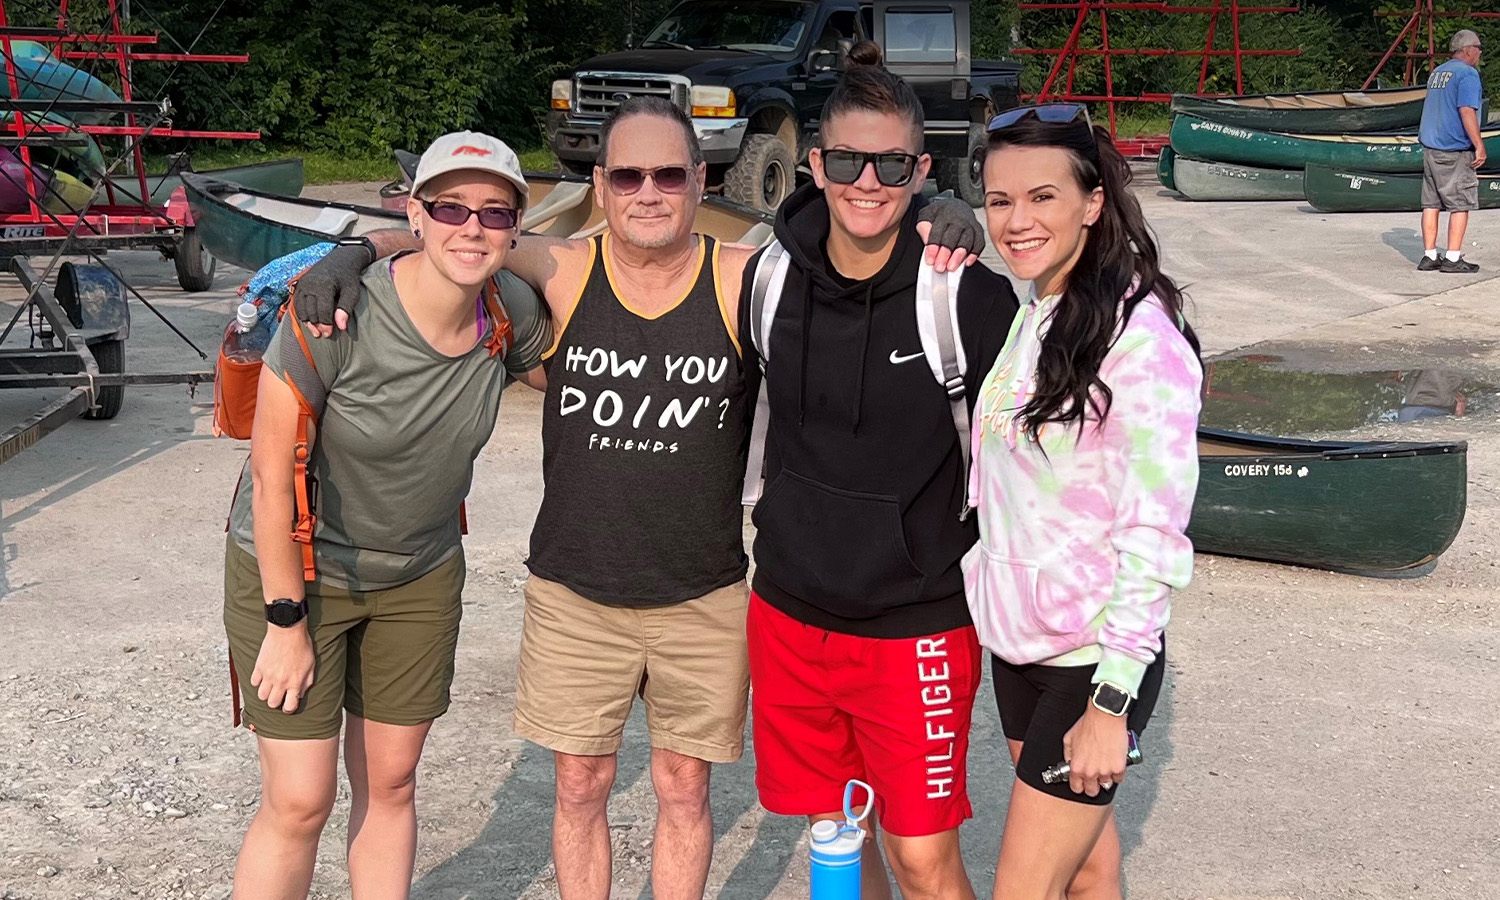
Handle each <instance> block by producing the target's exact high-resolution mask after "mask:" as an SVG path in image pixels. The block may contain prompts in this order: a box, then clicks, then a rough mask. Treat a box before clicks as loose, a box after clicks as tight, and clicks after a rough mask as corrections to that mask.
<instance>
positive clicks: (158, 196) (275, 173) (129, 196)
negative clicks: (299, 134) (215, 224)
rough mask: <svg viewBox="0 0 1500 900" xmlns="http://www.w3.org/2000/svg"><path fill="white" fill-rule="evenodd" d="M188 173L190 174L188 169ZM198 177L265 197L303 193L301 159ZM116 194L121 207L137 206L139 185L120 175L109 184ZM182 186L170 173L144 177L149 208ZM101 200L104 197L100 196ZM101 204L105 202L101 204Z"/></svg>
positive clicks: (215, 171) (209, 172)
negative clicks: (235, 186)
mask: <svg viewBox="0 0 1500 900" xmlns="http://www.w3.org/2000/svg"><path fill="white" fill-rule="evenodd" d="M188 171H192V170H191V169H189V170H188ZM197 174H199V175H202V176H204V177H206V178H212V179H214V180H216V181H227V182H230V183H231V184H238V185H240V186H242V187H247V188H253V189H254V190H257V191H265V192H266V193H268V194H280V195H283V196H287V197H295V196H297V195H298V194H300V193H302V185H303V166H302V160H301V159H300V158H292V159H273V160H271V161H269V162H263V163H254V164H251V165H248V166H230V167H228V168H224V169H207V170H205V171H202V172H198V173H197ZM109 183H110V185H111V186H112V187H113V188H114V190H115V201H116V202H117V203H123V204H130V205H134V204H138V203H139V202H140V200H139V197H140V193H141V183H140V180H139V179H137V178H132V177H130V176H128V175H120V176H116V177H114V178H111V179H110V180H109ZM181 184H182V178H181V176H180V173H177V172H173V173H171V174H166V175H147V176H146V189H147V190H148V191H150V192H151V197H150V201H151V205H152V206H165V205H166V203H167V201H168V200H169V199H171V197H172V192H173V191H175V190H177V188H178V187H179V186H181ZM99 196H100V197H101V198H104V197H106V195H105V194H104V192H102V191H101V192H100V194H99ZM100 202H104V201H103V200H101V201H100Z"/></svg>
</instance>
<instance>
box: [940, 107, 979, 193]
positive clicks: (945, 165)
mask: <svg viewBox="0 0 1500 900" xmlns="http://www.w3.org/2000/svg"><path fill="white" fill-rule="evenodd" d="M988 142H989V135H988V134H986V133H985V130H984V126H983V125H980V124H973V123H971V124H970V125H969V145H968V147H969V149H968V153H967V154H966V155H965V156H964V158H963V159H945V160H943V161H942V163H941V164H940V165H939V166H938V190H940V191H952V192H953V195H954V196H955V197H958V198H959V199H960V200H962V201H964V202H965V203H967V204H969V205H970V206H983V205H984V148H985V146H986V145H987V144H988Z"/></svg>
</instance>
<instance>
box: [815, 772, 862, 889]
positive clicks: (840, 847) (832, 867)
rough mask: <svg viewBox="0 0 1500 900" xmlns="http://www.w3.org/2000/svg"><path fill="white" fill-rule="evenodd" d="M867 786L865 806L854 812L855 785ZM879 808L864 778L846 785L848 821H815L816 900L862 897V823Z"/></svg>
mask: <svg viewBox="0 0 1500 900" xmlns="http://www.w3.org/2000/svg"><path fill="white" fill-rule="evenodd" d="M856 787H858V788H863V789H864V792H865V797H866V801H865V808H864V809H863V810H862V811H861V812H860V814H859V815H857V816H856V815H855V814H854V804H853V801H854V789H855V788H856ZM874 808H875V792H874V791H872V790H870V786H869V785H868V784H865V783H864V782H863V781H851V782H849V783H848V784H847V785H845V786H844V821H843V822H835V821H832V820H827V821H823V822H817V823H814V825H813V827H812V849H811V851H810V852H809V857H810V858H811V863H812V865H811V869H812V900H859V884H860V882H859V878H860V871H859V870H860V866H859V860H860V856H861V854H862V852H863V850H864V846H865V830H864V829H863V828H861V827H860V823H862V822H864V820H865V818H866V817H868V816H869V815H870V810H872V809H874Z"/></svg>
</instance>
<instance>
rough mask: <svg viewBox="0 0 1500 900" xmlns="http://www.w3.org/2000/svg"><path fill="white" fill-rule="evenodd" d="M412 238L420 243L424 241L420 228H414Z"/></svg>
mask: <svg viewBox="0 0 1500 900" xmlns="http://www.w3.org/2000/svg"><path fill="white" fill-rule="evenodd" d="M411 236H412V237H414V238H416V239H417V240H419V241H420V240H421V239H422V229H420V228H413V229H412V230H411Z"/></svg>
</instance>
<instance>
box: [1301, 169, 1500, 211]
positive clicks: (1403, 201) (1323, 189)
mask: <svg viewBox="0 0 1500 900" xmlns="http://www.w3.org/2000/svg"><path fill="white" fill-rule="evenodd" d="M1306 186H1307V202H1308V203H1310V204H1311V205H1312V207H1313V208H1314V209H1320V210H1322V211H1323V212H1415V211H1417V210H1420V209H1421V208H1422V176H1421V175H1417V174H1399V173H1391V172H1359V171H1355V170H1353V169H1339V168H1334V167H1332V166H1308V167H1307V177H1306ZM1479 208H1480V209H1500V175H1480V176H1479Z"/></svg>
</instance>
